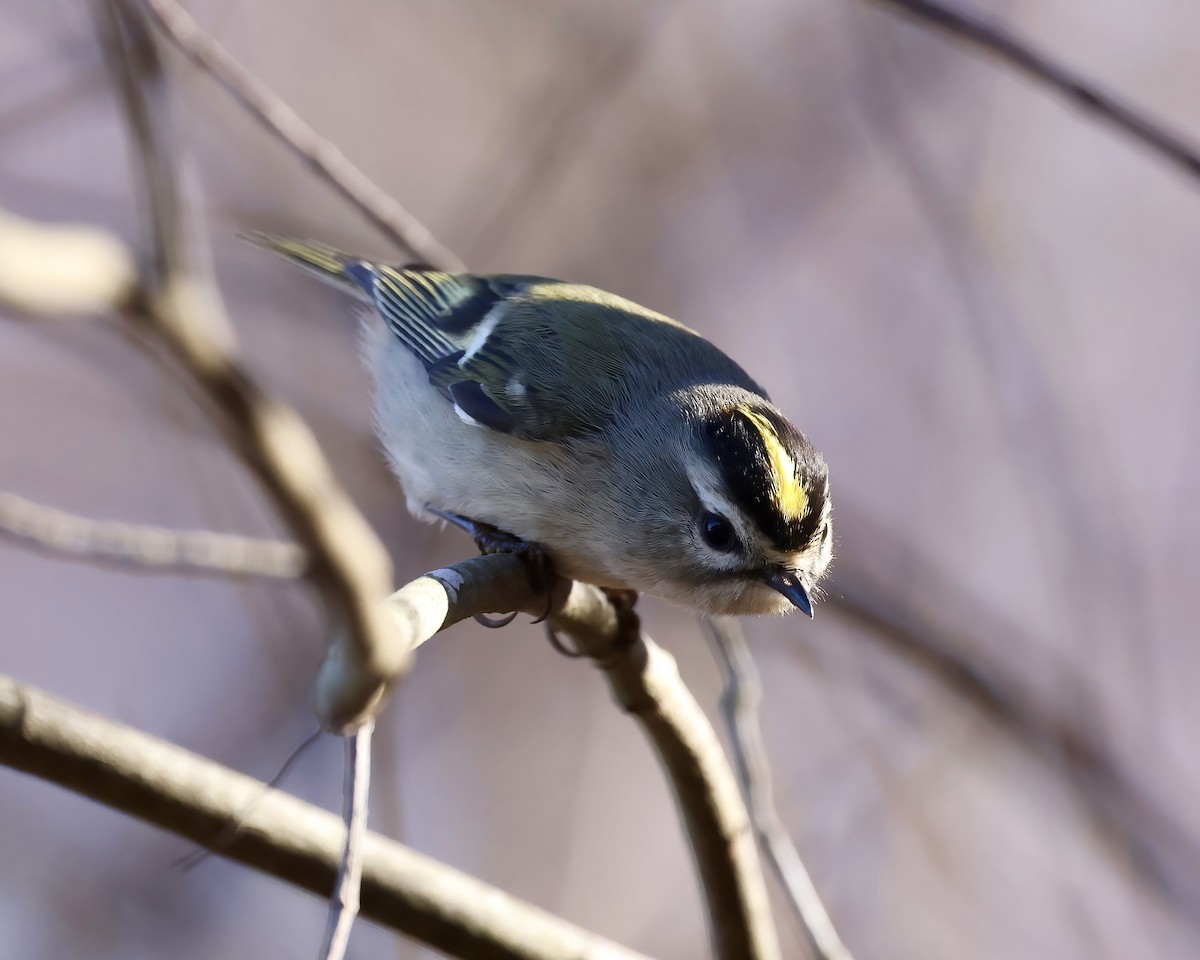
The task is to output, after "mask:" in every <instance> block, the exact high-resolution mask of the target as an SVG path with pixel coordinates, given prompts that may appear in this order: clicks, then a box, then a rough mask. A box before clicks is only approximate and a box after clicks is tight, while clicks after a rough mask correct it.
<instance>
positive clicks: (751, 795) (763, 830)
mask: <svg viewBox="0 0 1200 960" xmlns="http://www.w3.org/2000/svg"><path fill="white" fill-rule="evenodd" d="M702 626H703V628H704V632H705V634H706V635H707V637H708V639H709V643H710V644H711V645H712V648H713V652H714V653H715V654H716V656H717V662H718V663H719V665H720V667H721V672H722V674H723V675H724V678H725V688H724V690H723V691H722V692H721V714H722V716H723V717H724V718H725V729H726V730H727V731H728V733H729V742H730V745H731V746H732V747H733V754H734V757H735V759H736V761H737V771H738V777H739V778H740V780H741V782H742V790H743V792H744V793H745V795H746V802H747V803H748V804H749V805H750V819H751V822H752V823H753V824H754V830H755V833H757V835H758V843H759V846H760V847H761V848H762V849H763V851H764V853H765V854H766V856H767V862H768V863H770V864H771V869H772V870H774V871H775V876H776V878H777V879H778V880H779V882H780V884H781V885H782V886H783V889H784V891H785V892H786V893H787V896H788V902H789V903H790V904H791V906H792V910H793V912H794V913H795V914H796V919H797V920H798V921H799V923H800V926H801V928H802V929H803V930H804V932H805V934H806V935H807V936H808V940H809V944H810V946H811V947H812V949H813V951H814V953H815V954H816V956H817V957H818V960H853V958H852V956H851V954H850V951H849V950H848V949H847V947H846V945H845V944H844V943H842V940H841V937H839V936H838V933H837V930H836V928H835V927H834V925H833V921H832V920H831V919H830V917H829V913H828V912H827V911H826V910H825V905H824V904H823V903H821V897H820V894H819V893H818V892H817V888H816V886H815V885H814V884H813V881H812V877H811V876H810V875H809V873H808V870H807V869H806V868H805V866H804V862H803V861H802V860H801V859H800V854H799V853H798V852H797V850H796V845H795V844H794V843H793V842H792V838H791V836H790V834H789V833H788V831H787V830H786V828H785V827H784V825H783V823H782V821H781V820H780V819H779V812H778V811H777V810H776V809H775V800H774V797H773V795H772V789H771V765H770V762H769V761H768V759H767V748H766V744H765V743H764V742H763V734H762V728H761V727H760V726H759V722H758V713H759V707H760V705H761V703H762V684H761V683H760V682H759V678H758V668H757V667H756V666H755V665H754V658H753V657H752V656H751V655H750V648H749V646H748V645H747V644H746V635H745V633H744V632H743V631H742V625H741V624H740V623H739V622H738V621H737V620H733V619H731V618H729V617H721V618H718V619H705V620H703V621H702Z"/></svg>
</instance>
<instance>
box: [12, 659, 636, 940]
mask: <svg viewBox="0 0 1200 960" xmlns="http://www.w3.org/2000/svg"><path fill="white" fill-rule="evenodd" d="M0 763H2V764H4V765H6V766H10V767H13V768H14V769H17V770H23V771H25V772H26V773H30V774H33V775H34V776H37V777H41V778H42V779H44V780H48V781H50V782H52V783H57V784H59V785H60V786H63V787H65V788H67V789H68V790H71V791H72V792H74V793H77V794H79V795H80V796H83V797H89V798H91V799H92V800H95V801H97V802H100V803H103V804H106V805H107V806H110V807H112V808H113V809H116V810H121V811H123V812H125V813H127V814H129V815H130V816H134V817H137V818H138V819H139V820H143V821H145V822H147V823H152V824H156V825H157V826H159V827H162V828H163V829H165V830H169V831H171V832H172V833H175V834H177V835H179V836H182V837H186V838H188V839H189V840H192V841H194V842H196V843H199V844H203V845H206V846H209V847H210V848H212V849H213V850H214V852H215V853H217V854H219V855H221V856H223V857H227V858H229V859H231V860H235V861H237V862H239V863H243V864H246V865H247V866H250V867H253V868H255V869H257V870H260V871H262V872H263V873H267V874H270V875H272V876H275V877H278V878H280V879H281V880H284V881H286V882H288V883H291V884H293V885H295V886H297V887H300V888H302V889H304V890H308V891H310V892H312V893H314V894H316V895H318V896H322V897H323V896H327V895H328V894H329V891H330V890H331V889H333V885H334V880H335V877H336V875H337V872H338V867H339V862H340V860H341V858H342V853H343V842H344V838H345V835H346V829H345V825H344V824H343V823H342V820H341V818H339V817H337V816H336V815H334V814H332V813H329V812H327V811H324V810H321V809H319V808H317V807H314V806H311V805H309V804H307V803H303V802H302V801H300V800H297V799H296V798H295V797H292V796H289V795H288V794H286V793H282V792H280V791H278V790H271V789H268V788H267V787H266V786H265V785H264V784H263V783H261V782H260V781H258V780H254V779H252V778H250V777H247V776H244V775H243V774H240V773H237V772H235V771H233V770H229V769H227V768H225V767H222V766H220V765H218V764H216V763H213V762H212V761H210V760H206V759H204V758H203V757H199V756H196V755H195V754H193V753H189V752H188V751H186V750H183V749H181V748H180V747H176V746H174V745H172V744H168V743H165V742H164V741H162V740H159V739H157V738H155V737H151V736H149V735H148V734H145V733H141V732H139V731H137V730H134V729H132V728H130V727H126V726H124V725H122V724H119V723H115V722H113V721H111V720H107V719H105V718H103V717H100V716H97V715H96V714H92V713H89V712H87V711H84V710H81V709H79V708H78V707H74V706H71V705H70V704H67V703H65V702H63V701H61V700H58V699H56V698H54V697H51V696H49V695H48V694H46V693H43V692H41V691H39V690H35V689H33V688H31V687H26V686H23V685H21V684H18V683H17V682H15V681H14V680H11V679H9V678H7V677H0ZM234 821H237V822H240V824H241V826H242V829H240V830H239V831H237V833H236V834H234V835H233V836H232V837H230V836H229V835H228V834H227V832H226V827H227V825H228V824H229V823H231V822H234ZM218 842H219V844H220V845H219V846H214V844H216V843H218ZM362 864H363V879H362V913H363V916H364V917H367V918H369V919H370V920H372V921H374V922H375V923H378V924H380V925H382V926H384V927H388V928H390V929H393V930H397V931H399V932H400V933H403V934H405V935H406V936H409V937H412V938H413V939H415V940H418V941H420V942H421V943H424V944H428V945H429V946H430V947H432V948H434V949H435V950H437V951H439V952H441V953H445V954H447V955H449V956H455V957H463V958H467V957H469V958H472V960H646V958H645V957H643V956H642V955H641V954H637V953H635V952H634V951H632V950H628V949H626V948H624V947H621V946H618V945H617V944H615V943H612V942H611V941H609V940H605V939H603V938H601V937H598V936H596V935H595V934H593V933H590V932H588V931H586V930H583V929H581V928H579V927H577V926H574V925H573V924H570V923H567V922H566V921H564V920H560V919H559V918H557V917H555V916H553V915H552V914H550V913H547V912H546V911H544V910H541V909H540V908H538V907H535V906H532V905H530V904H528V903H525V902H523V901H521V900H518V899H517V898H515V897H512V896H509V895H508V894H506V893H504V892H503V891H500V890H497V889H496V888H495V887H492V886H489V885H488V884H486V883H483V882H482V881H480V880H476V879H474V878H473V877H469V876H467V875H465V874H463V873H460V872H459V871H457V870H454V869H452V868H450V867H447V866H444V865H442V864H440V863H438V862H437V861H435V860H432V859H430V858H428V857H425V856H423V855H421V854H419V853H416V852H414V851H412V850H410V849H408V848H407V847H404V846H402V845H400V844H398V843H395V842H393V841H390V840H387V839H385V838H383V837H380V836H378V835H375V834H368V835H367V836H366V838H365V840H364V843H363V856H362Z"/></svg>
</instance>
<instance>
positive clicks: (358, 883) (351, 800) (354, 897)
mask: <svg viewBox="0 0 1200 960" xmlns="http://www.w3.org/2000/svg"><path fill="white" fill-rule="evenodd" d="M374 729H375V721H374V720H368V721H367V722H366V723H364V724H363V725H362V726H361V727H359V728H358V729H357V730H355V731H354V733H352V734H350V735H349V736H346V737H343V738H342V740H343V741H344V742H345V745H346V782H345V790H344V796H345V810H344V811H343V819H344V820H345V822H346V843H345V844H344V846H343V847H342V861H341V863H340V864H339V866H338V872H337V880H335V881H334V885H333V896H332V897H331V898H330V910H329V920H328V923H327V927H326V930H325V943H324V944H322V946H321V954H320V956H321V960H342V958H343V957H344V956H345V955H346V947H347V945H348V944H349V943H350V928H351V927H352V926H353V924H354V918H355V917H357V916H358V911H359V909H360V908H361V906H362V903H361V894H362V870H363V864H362V846H363V839H364V838H365V836H366V833H367V797H368V795H369V794H370V791H371V733H372V731H374Z"/></svg>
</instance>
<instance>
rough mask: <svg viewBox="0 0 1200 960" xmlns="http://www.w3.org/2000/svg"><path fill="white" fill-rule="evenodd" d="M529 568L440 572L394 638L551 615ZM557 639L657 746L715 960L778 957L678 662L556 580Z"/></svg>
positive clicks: (742, 821)
mask: <svg viewBox="0 0 1200 960" xmlns="http://www.w3.org/2000/svg"><path fill="white" fill-rule="evenodd" d="M545 607H546V597H545V596H544V595H543V594H541V593H539V592H537V591H536V590H534V588H533V586H532V585H531V584H530V582H529V575H528V571H527V570H526V567H525V564H524V562H523V561H521V560H520V559H518V558H517V557H511V556H487V557H476V558H474V559H472V560H466V561H464V562H462V563H457V564H455V565H454V566H452V567H448V568H444V569H441V570H434V571H433V572H432V573H429V574H426V575H425V576H424V577H421V578H419V579H417V580H414V581H413V582H412V583H409V584H408V585H406V586H405V587H403V588H401V589H400V590H398V591H397V592H396V593H395V594H394V595H393V596H392V597H391V598H390V599H389V600H388V609H389V611H390V613H391V615H392V617H393V619H394V625H395V628H396V632H397V634H398V635H399V636H400V637H402V638H403V640H404V642H405V643H408V644H410V645H411V646H412V647H414V648H415V647H416V646H418V645H420V644H421V643H424V642H425V641H427V640H428V639H429V638H430V637H432V636H433V635H434V634H436V633H437V632H438V631H439V630H441V629H444V628H445V627H447V626H450V625H451V624H453V623H457V622H459V621H460V620H463V619H466V618H468V617H472V616H474V615H476V614H478V613H494V612H497V611H503V610H512V609H515V610H521V611H524V612H526V613H529V614H532V615H540V614H542V613H543V612H544V611H545ZM550 609H551V614H550V619H549V623H550V625H551V627H552V628H553V629H554V630H556V631H558V632H560V633H563V634H567V635H569V636H570V637H571V639H572V640H573V641H574V643H575V647H576V649H577V650H578V651H579V652H580V653H581V654H583V655H585V656H587V657H589V658H590V659H592V660H593V661H594V662H595V663H596V665H597V666H598V667H599V668H600V669H601V670H602V671H603V673H604V676H605V678H606V679H607V681H608V684H609V688H610V689H611V691H612V694H613V697H614V698H615V699H616V701H617V703H618V704H619V705H620V706H621V707H622V708H623V709H624V710H625V711H626V712H628V713H631V714H632V715H633V716H634V717H635V718H636V719H637V721H638V723H639V724H640V725H641V727H642V729H643V731H644V732H645V733H646V735H647V737H649V739H650V742H651V744H652V745H653V747H654V749H655V752H656V753H657V754H658V758H659V761H660V762H661V764H662V766H663V768H664V770H665V771H666V773H667V776H668V778H669V781H670V784H671V789H672V791H673V792H674V794H675V798H676V801H677V802H678V804H679V808H680V811H681V813H682V815H683V819H684V824H685V826H686V827H687V832H688V840H689V842H690V844H691V849H692V856H693V858H694V859H695V862H696V866H697V869H698V871H699V873H700V878H701V882H702V885H703V887H704V892H705V897H706V899H707V908H708V918H709V928H710V932H711V934H712V937H713V941H714V949H715V952H716V955H717V957H718V958H719V960H734V958H741V960H749V958H755V960H767V958H776V957H778V956H779V945H778V942H777V939H776V934H775V929H774V925H773V923H772V920H771V913H770V904H769V902H768V899H767V892H766V887H765V885H764V883H763V877H762V871H761V869H760V866H759V862H758V854H757V852H756V850H755V846H754V836H753V832H752V830H751V828H750V821H749V817H748V815H747V813H746V808H745V805H744V804H743V803H742V798H741V795H740V794H739V792H738V787H737V782H736V781H735V779H734V776H733V772H732V771H731V770H730V768H729V763H728V761H727V760H726V758H725V752H724V750H723V749H722V748H721V743H720V741H719V740H718V739H717V735H716V733H715V732H714V731H713V728H712V725H711V724H710V723H709V722H708V718H707V717H706V716H705V715H704V711H703V710H701V709H700V706H699V704H697V703H696V701H695V699H694V698H693V697H692V695H691V693H690V692H689V691H688V689H687V687H686V686H685V685H684V683H683V680H682V679H681V678H680V676H679V670H678V668H677V667H676V664H675V660H674V658H673V657H672V656H671V655H670V654H669V653H667V652H666V651H665V650H663V649H662V648H661V647H659V646H658V645H657V644H656V643H654V641H653V640H651V639H650V638H649V637H646V636H644V635H643V634H642V632H641V628H640V624H639V622H638V619H637V616H636V615H635V614H634V613H633V610H632V604H630V603H627V602H622V600H621V598H616V599H615V600H614V599H610V598H609V597H606V596H605V594H604V593H602V592H601V591H600V590H598V589H597V588H595V587H592V586H589V585H587V584H582V583H576V582H572V581H565V580H560V581H559V582H558V583H557V584H556V585H555V586H554V588H553V591H552V597H551V608H550Z"/></svg>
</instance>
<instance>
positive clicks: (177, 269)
mask: <svg viewBox="0 0 1200 960" xmlns="http://www.w3.org/2000/svg"><path fill="white" fill-rule="evenodd" d="M100 30H101V38H102V40H103V42H104V48H105V52H106V55H107V59H108V62H109V67H110V70H111V71H112V74H113V76H114V78H115V79H116V81H117V84H118V87H119V89H120V91H121V95H122V102H123V105H124V108H125V114H126V117H127V118H128V120H129V124H130V128H131V131H132V133H133V136H134V139H135V142H136V144H137V147H138V150H137V151H136V153H137V156H138V157H139V160H140V165H141V171H140V173H141V176H140V177H139V178H138V179H139V182H140V183H142V184H143V185H144V190H145V199H146V206H147V215H148V220H149V226H150V232H151V234H152V237H153V243H152V249H153V252H154V256H153V265H152V267H151V269H150V270H149V271H148V276H147V278H146V280H145V281H144V283H145V289H144V290H143V291H142V292H141V293H140V294H139V295H138V296H137V297H136V298H135V300H134V302H133V303H132V304H131V305H130V307H129V309H128V311H127V312H128V313H129V315H130V316H131V317H132V318H133V319H135V320H136V321H137V322H138V323H140V325H141V326H142V328H143V329H144V330H145V331H146V332H147V333H149V334H150V335H151V336H153V337H154V338H155V339H157V340H158V341H160V342H161V343H163V344H164V345H166V346H167V347H168V348H169V350H170V351H171V353H173V354H174V356H175V357H176V358H177V359H178V360H179V361H180V362H181V363H182V365H183V367H184V368H185V370H186V371H187V372H188V373H189V374H190V375H191V376H192V377H193V378H194V380H195V381H196V383H197V384H198V385H199V387H200V388H201V389H202V391H203V392H204V394H205V395H206V396H207V397H208V398H209V399H210V400H211V402H212V407H213V408H214V410H215V411H216V414H217V420H218V425H219V426H220V427H221V429H222V430H223V431H224V433H225V434H226V436H227V437H228V438H229V440H230V443H231V444H232V446H233V447H234V449H236V450H237V451H238V452H239V453H240V454H241V456H242V457H243V459H244V460H245V462H246V463H247V464H248V465H249V466H250V467H251V468H252V469H253V470H254V472H255V473H256V474H257V476H258V478H259V480H260V481H261V482H262V484H263V486H264V487H265V488H266V489H267V490H268V492H269V493H270V494H271V497H272V499H273V501H274V502H275V504H276V505H277V506H278V507H279V509H280V511H281V513H282V514H283V516H284V518H285V520H286V521H287V522H288V524H289V526H290V527H291V528H292V531H293V533H294V534H295V536H296V538H297V539H298V540H299V541H300V543H301V544H302V545H303V547H304V548H305V549H306V550H307V552H308V554H309V557H310V559H311V562H312V573H313V577H314V581H315V582H316V583H317V585H318V586H320V587H321V588H322V589H323V590H324V592H325V593H326V595H327V597H328V598H329V599H330V601H331V604H332V606H333V609H335V610H337V611H338V612H339V613H340V615H341V618H342V620H343V625H344V627H345V630H344V631H342V632H340V635H339V638H338V640H337V641H336V642H335V643H334V645H333V647H332V649H331V651H330V656H331V657H336V658H337V659H338V662H339V665H340V666H341V670H342V673H343V675H345V674H347V673H348V669H349V668H350V667H353V668H354V671H355V678H354V679H355V683H354V684H353V685H352V688H351V689H349V690H333V689H331V688H329V687H328V686H327V687H326V688H324V692H325V693H326V694H327V697H326V698H325V699H320V698H319V699H318V702H317V712H318V715H319V716H320V717H321V719H322V721H323V722H324V723H325V724H326V725H327V726H330V727H332V728H335V729H343V728H351V727H354V726H357V725H358V724H360V723H362V722H363V721H365V720H366V719H367V718H368V717H370V716H373V715H374V714H375V712H377V711H378V709H379V708H380V706H381V705H382V702H383V700H384V697H385V695H386V693H387V691H388V690H389V689H390V688H391V686H392V684H394V683H395V681H396V680H397V678H398V677H399V676H400V675H401V673H402V672H403V671H404V669H405V667H406V665H407V662H408V651H407V650H406V649H404V648H402V647H399V646H398V645H397V644H395V643H394V642H393V640H392V638H390V637H389V636H388V631H387V624H386V619H385V618H384V616H383V614H382V611H381V609H380V602H381V601H382V599H383V598H384V597H386V596H387V595H388V593H389V592H390V591H391V588H392V568H391V561H390V559H389V557H388V555H387V552H386V551H385V550H384V548H383V545H382V544H381V543H380V542H379V539H378V537H376V535H375V533H374V531H373V530H372V529H371V527H370V526H369V525H368V524H367V522H366V521H365V520H364V519H363V517H362V515H361V514H360V513H359V512H358V510H357V509H356V508H355V507H354V504H353V503H352V502H351V501H350V499H349V498H348V497H347V496H346V494H345V493H344V492H343V491H342V489H341V487H340V486H339V485H338V483H337V481H336V480H335V479H334V477H333V474H332V472H331V471H330V469H329V465H328V463H327V462H326V461H325V458H324V456H323V455H322V454H321V450H320V447H319V446H318V445H317V442H316V439H315V438H314V437H313V435H312V433H311V432H310V431H309V429H308V427H307V426H306V425H305V424H304V423H303V421H302V420H301V419H300V418H299V416H298V415H297V414H296V413H295V412H294V411H293V410H292V409H291V408H290V407H287V406H285V405H284V404H282V403H280V402H278V401H276V400H274V399H272V398H270V397H268V396H267V395H266V394H265V393H264V392H263V391H262V389H261V388H260V387H259V386H258V384H257V382H256V381H255V380H254V378H253V377H252V376H251V375H250V374H249V372H248V371H246V370H245V369H244V368H243V367H242V365H241V363H240V362H239V360H238V357H237V354H236V347H235V344H234V336H233V331H232V327H231V325H230V323H229V320H228V317H227V316H226V315H225V312H224V307H223V306H222V304H221V300H220V295H219V293H218V292H217V289H216V286H215V284H213V283H212V280H211V277H210V272H209V269H208V265H207V262H206V261H205V260H204V259H203V256H202V254H203V253H205V252H206V248H203V247H202V246H201V244H200V243H199V242H198V241H199V239H200V237H201V235H202V232H203V231H202V224H201V221H200V219H199V217H198V215H197V214H196V212H195V211H194V210H192V209H190V208H188V206H187V203H186V199H187V198H186V196H185V186H186V184H185V183H184V182H182V181H183V179H184V177H185V176H186V174H187V170H186V169H185V167H184V165H183V161H182V158H180V157H176V156H175V155H174V153H175V149H176V146H177V144H178V142H179V140H178V134H177V132H176V130H175V129H174V126H173V122H172V117H171V114H170V107H171V103H170V97H169V90H168V89H167V82H166V75H165V73H164V70H163V66H162V63H161V61H160V59H159V56H158V51H157V49H156V47H155V45H154V41H153V39H152V37H151V36H150V34H149V33H148V31H147V28H146V24H145V22H144V20H143V19H142V17H141V15H140V14H138V13H137V12H135V10H134V7H133V0H108V2H107V3H106V4H104V6H103V9H102V11H101V13H100Z"/></svg>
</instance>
